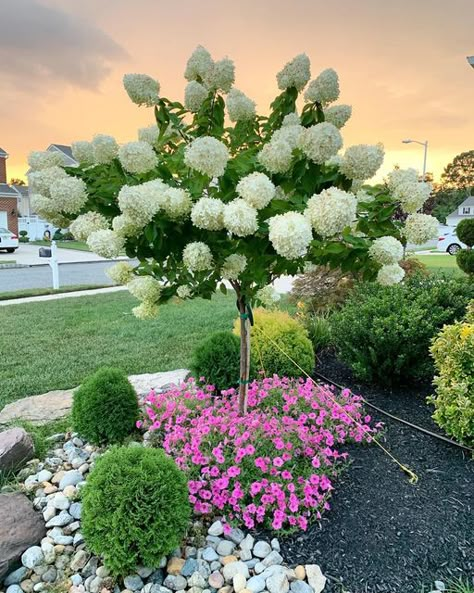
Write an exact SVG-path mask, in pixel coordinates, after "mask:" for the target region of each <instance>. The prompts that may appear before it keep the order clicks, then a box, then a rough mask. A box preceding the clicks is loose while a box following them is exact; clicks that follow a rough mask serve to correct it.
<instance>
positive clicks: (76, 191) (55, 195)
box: [49, 176, 87, 214]
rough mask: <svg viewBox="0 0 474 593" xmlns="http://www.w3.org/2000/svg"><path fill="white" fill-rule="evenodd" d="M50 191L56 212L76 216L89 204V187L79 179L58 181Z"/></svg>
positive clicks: (72, 178) (68, 178) (52, 185)
mask: <svg viewBox="0 0 474 593" xmlns="http://www.w3.org/2000/svg"><path fill="white" fill-rule="evenodd" d="M49 191H50V196H51V203H52V206H53V208H54V209H55V210H56V212H64V213H65V214H76V213H77V212H79V210H80V209H81V208H82V207H83V206H84V205H85V203H86V202H87V185H86V184H85V183H84V181H82V179H79V178H78V177H69V176H68V177H64V178H62V179H57V180H56V181H55V182H54V183H52V184H51V186H50V188H49Z"/></svg>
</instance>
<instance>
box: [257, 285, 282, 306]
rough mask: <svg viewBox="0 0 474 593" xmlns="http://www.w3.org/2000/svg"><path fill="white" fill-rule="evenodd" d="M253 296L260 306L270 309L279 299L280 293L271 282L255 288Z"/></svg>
mask: <svg viewBox="0 0 474 593" xmlns="http://www.w3.org/2000/svg"><path fill="white" fill-rule="evenodd" d="M255 298H256V299H257V300H258V301H259V303H260V304H261V305H262V307H265V308H266V309H272V308H273V307H274V306H275V305H276V304H277V303H278V302H279V301H280V299H281V295H280V293H278V292H277V291H276V290H275V289H274V288H273V286H272V285H271V284H268V286H264V287H263V288H261V289H260V290H257V293H256V295H255Z"/></svg>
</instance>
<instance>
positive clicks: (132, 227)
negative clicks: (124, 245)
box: [112, 214, 144, 239]
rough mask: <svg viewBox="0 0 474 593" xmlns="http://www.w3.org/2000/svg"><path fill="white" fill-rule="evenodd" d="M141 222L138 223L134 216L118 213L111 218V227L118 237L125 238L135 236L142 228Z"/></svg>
mask: <svg viewBox="0 0 474 593" xmlns="http://www.w3.org/2000/svg"><path fill="white" fill-rule="evenodd" d="M143 227H144V225H143V224H138V223H137V220H136V219H135V218H132V217H131V216H130V215H129V214H120V216H116V217H115V218H114V219H113V220H112V229H113V230H114V231H115V232H116V233H117V235H118V236H119V237H122V238H124V239H126V238H127V237H136V236H137V234H138V233H139V232H140V231H141V230H142V229H143Z"/></svg>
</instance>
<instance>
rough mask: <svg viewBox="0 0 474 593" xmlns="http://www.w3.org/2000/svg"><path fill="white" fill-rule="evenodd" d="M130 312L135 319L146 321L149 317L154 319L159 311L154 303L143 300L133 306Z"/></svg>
mask: <svg viewBox="0 0 474 593" xmlns="http://www.w3.org/2000/svg"><path fill="white" fill-rule="evenodd" d="M132 312H133V314H134V315H135V317H136V318H137V319H141V320H143V321H148V320H150V319H156V317H157V316H158V313H159V307H158V305H157V304H156V303H152V302H150V301H143V303H140V304H139V305H138V307H133V309H132Z"/></svg>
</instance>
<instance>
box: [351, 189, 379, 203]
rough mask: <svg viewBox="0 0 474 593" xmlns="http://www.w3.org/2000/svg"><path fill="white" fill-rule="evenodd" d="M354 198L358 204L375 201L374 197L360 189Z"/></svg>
mask: <svg viewBox="0 0 474 593" xmlns="http://www.w3.org/2000/svg"><path fill="white" fill-rule="evenodd" d="M355 196H356V198H357V201H358V202H373V201H374V200H375V196H373V195H372V194H369V192H367V191H365V189H360V190H359V191H358V192H357V193H356V194H355Z"/></svg>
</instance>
